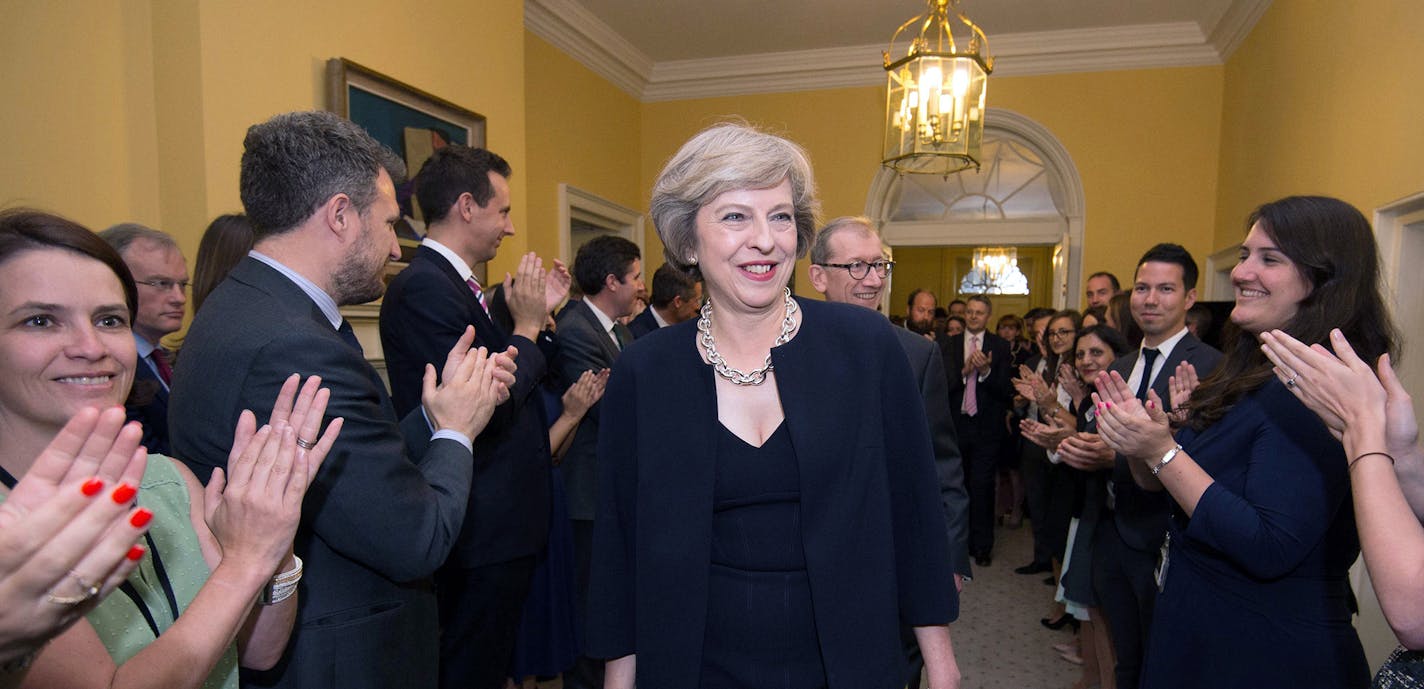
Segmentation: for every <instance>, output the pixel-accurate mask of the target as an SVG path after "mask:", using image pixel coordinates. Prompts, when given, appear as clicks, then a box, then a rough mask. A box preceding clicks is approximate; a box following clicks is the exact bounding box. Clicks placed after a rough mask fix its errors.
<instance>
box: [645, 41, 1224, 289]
mask: <svg viewBox="0 0 1424 689" xmlns="http://www.w3.org/2000/svg"><path fill="white" fill-rule="evenodd" d="M1221 89H1222V68H1221V67H1197V68H1182V69H1160V70H1137V71H1121V72H1098V73H1092V74H1060V75H1050V76H1037V77H1016V78H1001V79H994V80H992V82H991V85H990V91H989V102H990V104H991V105H992V106H993V107H995V108H1003V109H1007V110H1013V111H1015V112H1018V113H1020V114H1022V115H1025V116H1027V117H1029V118H1032V119H1033V120H1035V121H1037V122H1039V123H1040V124H1042V125H1044V126H1045V127H1047V128H1048V129H1049V130H1050V131H1052V132H1053V134H1054V135H1055V136H1057V137H1058V139H1059V140H1060V142H1061V143H1062V144H1063V146H1064V147H1065V148H1066V149H1067V150H1068V152H1069V154H1070V156H1071V157H1072V158H1073V161H1074V164H1075V165H1076V166H1077V168H1078V172H1079V174H1080V176H1081V177H1082V181H1083V187H1084V194H1085V197H1086V202H1087V206H1086V225H1085V232H1084V234H1085V239H1084V245H1085V250H1084V262H1083V268H1084V274H1085V275H1086V274H1089V273H1092V272H1094V271H1097V270H1111V271H1113V272H1116V273H1117V274H1118V275H1119V276H1123V279H1124V280H1126V279H1127V277H1126V276H1130V275H1131V274H1132V269H1133V267H1134V266H1135V265H1136V261H1137V258H1138V257H1139V256H1141V255H1142V252H1143V251H1145V250H1146V249H1147V248H1148V247H1150V246H1151V245H1152V244H1153V243H1156V242H1158V241H1174V242H1178V243H1180V244H1183V245H1184V246H1186V247H1187V249H1189V250H1190V251H1192V252H1193V253H1195V254H1196V255H1197V256H1205V254H1206V253H1209V250H1210V249H1211V247H1212V237H1213V222H1214V220H1215V217H1216V216H1215V201H1216V181H1215V180H1216V172H1217V168H1218V160H1217V142H1218V140H1219V138H1220V124H1219V123H1220V113H1221ZM883 92H884V89H883V88H882V87H866V88H854V89H835V90H824V91H811V92H805V93H779V94H766V95H752V96H737V97H729V98H709V99H698V100H686V101H675V102H668V103H649V104H646V105H644V107H643V128H642V135H643V149H642V157H643V175H644V178H643V184H644V187H645V188H647V187H650V186H651V184H652V181H653V179H654V178H655V176H656V175H657V172H658V170H659V169H660V168H661V166H662V163H663V162H664V161H665V160H666V159H667V158H668V157H669V156H670V155H672V154H673V152H675V151H676V150H677V147H678V146H679V145H681V144H682V142H683V141H685V140H686V139H687V138H688V137H689V136H691V135H692V134H693V133H695V132H696V131H698V130H699V129H701V128H703V127H705V126H706V125H708V124H710V123H713V122H716V121H718V120H719V119H723V118H725V117H727V116H740V117H743V118H745V119H747V120H749V121H751V122H752V123H754V124H758V125H762V126H765V127H769V128H771V129H772V130H774V131H778V132H781V133H784V134H785V135H786V136H788V137H790V138H792V139H794V140H795V141H797V142H799V143H800V144H802V145H803V146H805V147H806V149H807V150H808V152H809V153H810V154H811V161H812V164H813V165H814V166H815V171H816V175H817V181H818V183H819V184H820V189H821V201H822V204H823V208H822V210H823V216H824V217H825V218H831V217H835V216H838V215H847V214H859V213H862V212H864V210H865V204H866V193H867V191H868V189H869V187H870V184H871V180H872V179H873V178H874V176H875V173H876V172H877V170H878V169H879V160H880V158H879V155H880V145H881V142H880V137H881V134H882V127H883V124H882V118H883V117H884V109H885V102H884V96H883ZM651 243H652V242H650V244H651ZM798 275H799V277H798V286H799V287H800V288H801V289H800V291H801V292H803V293H809V292H810V288H809V283H808V282H807V281H806V277H805V272H804V262H803V267H802V270H801V271H799V272H798ZM1070 288H1071V289H1072V290H1074V291H1075V292H1077V291H1078V290H1079V289H1080V287H1079V286H1070Z"/></svg>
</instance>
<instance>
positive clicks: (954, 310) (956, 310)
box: [945, 299, 969, 318]
mask: <svg viewBox="0 0 1424 689" xmlns="http://www.w3.org/2000/svg"><path fill="white" fill-rule="evenodd" d="M968 308H969V302H967V301H964V300H963V299H955V300H954V301H952V302H949V313H948V314H946V315H945V318H954V317H956V316H958V317H959V318H964V312H965V310H966V309H968Z"/></svg>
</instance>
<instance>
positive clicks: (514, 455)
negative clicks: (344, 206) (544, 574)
mask: <svg viewBox="0 0 1424 689" xmlns="http://www.w3.org/2000/svg"><path fill="white" fill-rule="evenodd" d="M510 173H511V170H510V167H509V163H507V162H506V161H505V160H504V159H503V158H501V157H500V156H499V155H497V154H495V153H492V152H490V151H486V150H484V149H479V148H473V149H472V148H467V147H465V146H460V145H450V146H447V147H445V148H442V149H440V150H438V151H436V152H435V154H434V155H432V156H431V157H430V158H429V159H428V160H427V161H426V162H425V165H424V166H423V167H421V169H420V173H419V174H417V175H416V177H415V195H416V200H417V201H419V202H420V209H421V212H422V213H424V215H425V220H426V223H427V234H426V237H425V240H424V242H423V243H422V244H421V246H420V248H419V249H417V250H416V253H415V256H414V257H413V258H412V259H411V261H410V265H409V266H408V267H407V268H406V269H405V270H403V271H401V272H400V274H398V275H396V277H395V278H394V279H392V280H391V284H390V286H389V287H388V288H387V289H386V297H385V299H384V300H383V301H382V303H381V346H382V349H383V350H384V352H385V355H386V364H387V370H388V372H389V375H390V381H391V397H392V400H393V401H394V402H395V406H396V413H397V414H405V413H407V412H409V411H411V410H413V409H415V408H417V407H418V406H419V405H420V394H421V381H422V377H423V375H424V371H425V366H426V364H436V363H439V362H440V361H441V360H442V359H443V358H444V356H445V353H446V352H447V351H449V349H450V347H451V346H452V345H453V344H454V343H455V342H456V341H457V340H459V339H460V335H461V334H462V333H464V331H465V328H467V327H469V326H472V325H473V326H474V328H475V346H478V347H487V348H488V349H489V350H490V351H506V350H507V349H508V348H511V347H512V348H513V349H512V350H510V353H511V354H513V355H514V357H515V363H516V364H518V368H517V370H516V374H515V384H514V385H513V386H512V387H511V388H510V398H509V400H508V401H506V402H504V403H503V404H501V405H500V406H499V408H498V409H497V410H496V411H495V415H494V417H492V418H491V419H490V423H489V425H488V426H486V427H485V430H484V431H483V432H482V433H480V435H479V437H478V438H476V439H475V446H474V454H475V475H474V485H473V487H472V488H471V490H470V499H469V507H468V508H467V509H466V511H465V523H464V526H463V527H462V528H461V530H460V538H459V541H458V542H457V543H456V544H455V548H454V550H453V551H452V552H451V553H450V560H449V561H448V562H446V563H445V566H444V567H443V568H442V569H441V570H440V572H439V574H438V575H437V577H436V582H437V586H438V590H437V594H438V597H439V603H440V627H441V630H440V686H441V687H446V688H447V689H452V688H454V687H471V688H472V689H499V688H501V687H503V686H504V680H505V675H506V673H507V672H508V669H509V662H510V656H511V655H512V654H513V651H514V639H515V633H516V631H517V629H518V626H519V614H520V611H521V610H522V607H523V603H524V599H525V597H526V596H527V595H528V593H529V584H530V580H531V578H532V576H533V574H534V565H535V558H536V557H537V556H538V554H539V553H540V552H541V551H542V550H543V548H544V543H545V541H546V539H547V536H548V531H549V481H550V474H549V466H550V464H549V462H550V456H549V434H548V430H547V427H548V426H547V424H546V423H545V420H544V418H545V417H544V413H543V406H542V405H543V399H542V396H541V394H540V391H539V390H540V381H541V380H542V379H543V377H544V373H545V371H546V370H547V363H546V361H545V359H544V353H543V351H542V350H541V349H540V348H539V347H538V346H537V344H536V343H537V342H538V340H539V338H540V336H541V331H542V330H543V329H544V324H545V321H546V319H547V318H548V314H549V311H550V310H551V309H552V307H553V305H555V304H557V303H558V302H560V301H562V300H563V298H564V296H565V295H566V294H567V293H568V288H569V279H570V278H569V273H568V271H567V270H566V269H565V268H564V266H563V264H562V263H560V262H558V261H555V263H554V268H553V269H552V270H551V271H550V272H548V273H545V272H544V270H543V266H542V262H541V261H540V260H539V258H538V257H537V256H535V255H534V254H533V253H530V254H528V255H526V256H524V258H523V260H522V261H521V262H520V265H519V269H518V275H517V276H516V277H515V278H514V279H513V280H512V284H507V285H506V286H505V287H506V289H505V304H506V306H507V308H508V311H509V315H510V316H511V317H512V318H513V321H514V327H513V329H512V330H509V329H506V328H505V327H503V326H501V325H500V324H498V323H497V322H496V319H492V318H491V317H490V311H489V307H490V301H491V299H490V297H489V296H487V295H486V294H485V293H484V286H482V285H481V284H480V283H479V281H478V280H477V279H476V278H475V275H474V273H473V270H472V267H473V266H476V265H478V264H480V263H484V262H486V261H489V260H491V259H493V258H494V257H495V253H496V252H497V251H498V250H499V245H500V242H501V241H502V240H503V239H504V238H505V237H508V236H510V235H513V234H514V223H513V222H511V221H510V218H509V209H510V193H509V175H510ZM545 336H547V334H546V335H545Z"/></svg>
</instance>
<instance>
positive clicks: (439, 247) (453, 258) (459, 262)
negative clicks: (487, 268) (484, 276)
mask: <svg viewBox="0 0 1424 689" xmlns="http://www.w3.org/2000/svg"><path fill="white" fill-rule="evenodd" d="M420 245H421V246H428V247H430V250H431V251H434V252H435V253H437V254H440V255H441V256H444V257H445V260H447V261H449V262H450V265H451V266H454V268H455V272H457V273H459V274H460V279H461V280H464V281H466V282H469V281H470V278H472V277H474V275H475V271H473V270H471V269H470V264H468V263H465V259H463V258H460V255H459V254H457V253H455V250H454V249H451V248H450V247H448V246H445V245H444V244H441V243H440V242H438V241H436V240H434V239H431V238H430V237H426V238H425V239H424V240H422V241H421V242H420Z"/></svg>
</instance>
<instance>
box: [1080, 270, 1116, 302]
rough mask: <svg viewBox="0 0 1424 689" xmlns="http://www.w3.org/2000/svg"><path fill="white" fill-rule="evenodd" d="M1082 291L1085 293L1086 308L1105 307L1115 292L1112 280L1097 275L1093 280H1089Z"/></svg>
mask: <svg viewBox="0 0 1424 689" xmlns="http://www.w3.org/2000/svg"><path fill="white" fill-rule="evenodd" d="M1084 291H1085V292H1087V297H1088V308H1092V307H1094V306H1107V304H1108V301H1110V300H1111V299H1112V297H1113V294H1115V291H1114V290H1113V286H1112V280H1111V279H1110V278H1108V276H1106V275H1099V276H1097V277H1095V278H1089V279H1088V284H1087V286H1086V289H1085V290H1084Z"/></svg>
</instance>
